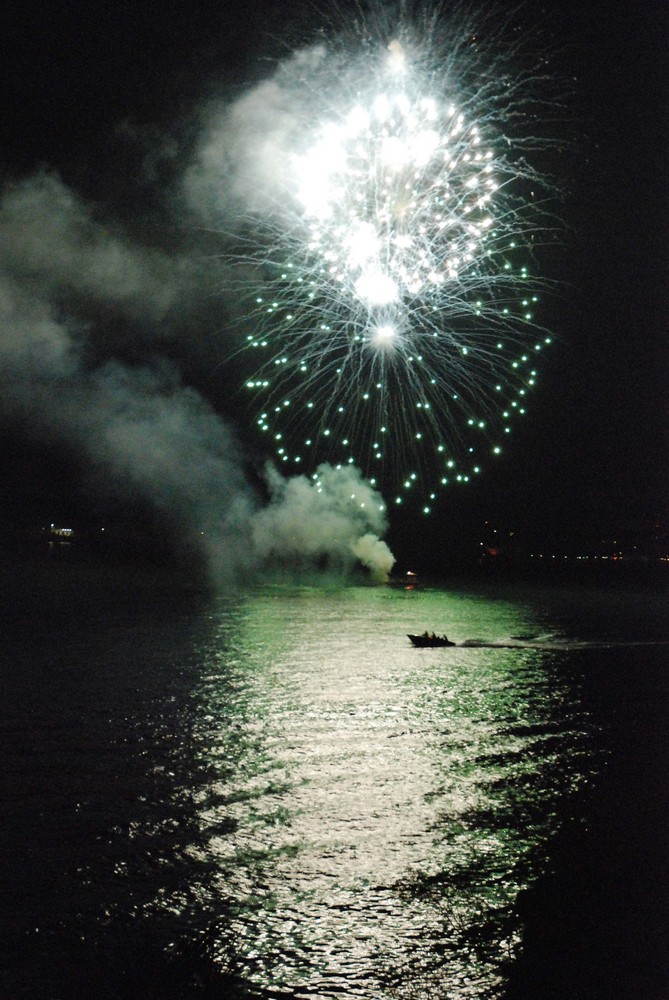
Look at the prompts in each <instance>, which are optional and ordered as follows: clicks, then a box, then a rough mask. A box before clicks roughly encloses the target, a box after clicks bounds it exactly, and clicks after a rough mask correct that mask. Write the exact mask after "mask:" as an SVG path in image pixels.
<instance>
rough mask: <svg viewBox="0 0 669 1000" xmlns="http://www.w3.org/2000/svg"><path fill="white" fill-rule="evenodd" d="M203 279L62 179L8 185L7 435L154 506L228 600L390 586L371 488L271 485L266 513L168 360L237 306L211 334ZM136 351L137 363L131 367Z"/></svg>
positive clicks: (46, 176)
mask: <svg viewBox="0 0 669 1000" xmlns="http://www.w3.org/2000/svg"><path fill="white" fill-rule="evenodd" d="M238 111H239V109H238V108H237V109H236V110H235V109H233V110H232V112H231V116H232V120H234V118H235V114H236V113H238ZM211 155H212V157H214V152H213V151H212V153H211ZM188 183H189V184H190V183H192V175H191V176H190V178H189V179H188ZM219 188H220V178H219ZM219 197H220V190H219ZM202 276H203V263H202V260H201V259H200V258H199V257H198V255H197V252H193V250H192V248H191V249H190V251H189V252H188V253H186V252H181V253H177V252H174V251H171V252H167V251H166V250H165V249H163V248H161V247H159V246H158V247H157V246H146V245H141V244H140V243H138V242H137V240H136V239H133V238H131V237H130V235H129V234H128V233H127V232H126V231H124V227H123V225H122V224H121V223H120V222H118V221H117V220H115V219H113V218H112V219H111V220H110V219H109V218H108V217H106V214H105V211H104V210H103V207H102V206H99V205H94V204H90V203H88V202H86V201H84V199H82V198H81V197H80V196H79V195H78V194H77V193H76V192H75V191H73V190H72V189H70V188H69V187H68V186H66V185H65V184H64V183H63V182H62V181H61V180H60V179H59V178H58V177H57V176H56V175H55V174H52V173H46V172H42V173H39V174H37V175H35V176H32V177H28V178H24V179H23V180H21V181H20V182H17V183H12V184H8V185H6V186H5V189H4V191H3V192H2V196H1V199H0V389H1V391H0V419H2V420H4V421H11V422H13V423H14V424H15V423H16V421H17V420H18V421H20V422H21V423H22V425H23V427H24V428H25V429H26V432H27V433H28V434H29V435H30V436H31V437H32V438H34V439H35V440H37V441H42V442H51V441H54V442H57V443H60V444H63V445H65V446H66V447H68V448H69V449H75V450H76V452H77V453H78V454H79V455H80V456H81V457H82V459H83V460H84V464H85V466H86V468H87V470H88V473H87V475H88V485H89V487H90V488H91V489H92V490H97V491H99V492H100V493H105V494H115V495H118V496H120V497H130V498H133V497H136V498H140V499H141V501H142V502H144V503H146V504H149V505H150V506H151V507H152V508H153V509H154V510H155V511H156V513H157V514H158V516H159V517H161V518H164V519H165V522H166V524H169V525H170V526H173V527H174V529H175V532H176V533H182V534H183V536H184V537H185V538H186V537H188V538H190V539H193V540H194V541H195V542H196V543H197V546H198V548H199V550H200V551H201V552H202V554H203V557H204V558H205V559H206V562H207V566H208V569H209V571H210V573H211V575H212V577H213V578H214V579H215V580H216V581H218V582H220V583H222V584H225V583H232V582H233V581H234V582H237V581H239V580H240V579H248V578H249V577H252V576H253V574H254V573H255V574H258V573H262V572H264V571H266V569H267V568H268V567H269V566H272V565H279V566H282V567H284V568H285V567H289V568H292V569H297V568H299V567H300V566H303V565H308V566H315V565H321V564H322V563H323V562H325V563H326V564H327V566H328V567H329V568H332V567H336V568H338V569H342V570H349V569H351V568H352V567H354V566H355V565H356V564H362V565H364V566H366V567H367V568H368V569H369V571H370V572H371V574H372V575H373V576H375V577H377V578H381V577H383V576H384V575H385V573H387V572H388V571H389V569H390V567H391V565H392V561H393V560H392V555H391V554H390V552H389V550H388V549H387V546H386V545H385V543H383V542H382V541H381V539H380V537H379V536H380V535H381V534H382V533H383V531H384V530H385V520H384V517H383V513H382V511H381V510H380V509H379V508H380V507H381V506H382V501H381V499H380V497H378V495H376V494H374V491H373V490H372V489H371V487H370V486H369V485H368V484H366V483H364V482H363V480H362V479H361V477H360V475H359V473H357V472H356V471H355V470H350V469H340V470H336V469H330V468H328V467H323V468H321V469H320V470H319V476H318V482H317V481H316V480H308V479H305V478H303V477H298V478H296V479H288V480H286V479H283V478H281V477H280V476H279V475H278V473H276V471H268V472H267V478H268V493H269V496H270V499H269V502H267V500H266V499H263V498H261V497H260V496H259V495H258V491H257V489H256V488H254V487H252V486H251V484H250V482H249V480H248V476H247V474H246V471H245V454H244V447H243V441H242V440H241V439H240V436H239V433H238V432H235V431H234V430H233V429H232V427H231V426H230V425H229V424H228V423H227V422H226V421H225V420H224V419H222V417H221V416H220V415H219V414H218V413H217V412H216V411H215V410H214V408H213V407H212V405H211V404H210V403H209V402H208V401H207V400H206V399H205V398H204V397H203V395H202V394H201V392H198V391H197V390H196V389H195V388H193V387H192V386H190V385H188V384H186V383H185V381H184V375H183V373H182V372H180V370H179V365H178V362H177V361H175V360H174V358H170V359H168V357H167V356H166V354H165V352H164V351H163V350H162V347H161V342H162V340H163V337H164V336H165V334H166V332H169V334H170V336H171V337H172V338H173V337H174V333H175V331H177V333H178V334H179V336H180V337H182V338H189V337H191V336H192V337H193V340H194V342H195V343H197V336H201V335H202V325H203V322H210V323H211V327H212V335H213V332H214V331H215V333H216V336H220V322H221V316H223V315H225V308H224V306H225V304H224V303H221V307H220V315H219V314H217V313H216V310H215V309H212V310H211V315H210V316H208V317H207V320H206V321H203V316H202V306H201V300H202V294H203V292H202ZM207 291H208V290H207ZM119 329H122V333H118V334H117V333H116V331H117V330H119ZM101 331H102V332H101ZM196 335H197V336H196ZM115 337H118V341H117V340H115ZM128 344H130V345H131V347H140V348H141V349H142V351H141V354H142V361H141V363H140V362H135V363H131V362H129V360H128V358H127V348H128ZM147 358H148V360H147ZM352 494H355V495H356V500H351V499H350V498H351V495H352Z"/></svg>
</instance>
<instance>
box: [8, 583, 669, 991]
mask: <svg viewBox="0 0 669 1000" xmlns="http://www.w3.org/2000/svg"><path fill="white" fill-rule="evenodd" d="M4 591H5V592H4V607H5V616H4V625H3V633H2V660H3V665H2V677H3V692H2V705H3V713H2V764H3V774H4V790H3V823H2V826H3V840H4V844H3V849H2V886H1V891H2V897H1V898H2V904H1V905H2V912H1V915H0V916H1V920H0V926H1V927H2V933H1V937H0V941H1V952H0V959H1V966H0V975H1V977H2V978H1V980H0V984H1V987H2V988H1V990H0V995H2V996H3V997H5V996H6V997H11V998H30V1000H33V998H34V1000H51V998H53V1000H55V998H59V1000H70V998H73V997H82V998H89V997H90V998H101V1000H111V998H114V1000H116V998H133V1000H134V998H137V1000H139V998H182V997H183V998H191V997H211V998H213V997H216V998H231V1000H242V998H278V997H286V998H302V997H310V998H328V997H351V998H359V1000H382V998H397V1000H433V998H463V1000H464V998H507V1000H514V998H517V1000H521V998H522V1000H533V998H535V997H536V998H538V997H541V998H544V997H555V998H558V997H559V998H569V1000H572V998H579V997H584V998H585V997H588V998H593V997H601V998H607V1000H611V998H621V1000H622V998H625V1000H628V998H629V1000H665V998H666V997H668V996H669V975H668V964H669V963H668V962H667V954H666V952H667V950H668V949H667V946H668V944H669V940H668V938H667V932H668V931H669V919H668V914H667V909H668V907H667V901H668V898H669V894H668V893H667V889H668V887H669V880H668V879H667V873H668V869H669V850H668V849H669V837H668V835H667V834H668V820H669V794H668V792H669V788H668V783H667V774H668V770H667V765H669V740H668V738H667V724H668V722H669V707H668V702H667V694H668V691H669V645H668V644H667V640H669V616H668V615H667V604H666V597H665V596H664V595H663V594H661V593H658V592H657V591H647V592H643V593H625V592H623V591H620V590H618V591H605V590H593V589H586V588H578V587H576V586H575V585H572V586H571V588H570V589H565V588H562V589H557V588H550V587H547V586H543V587H536V588H530V587H524V588H521V587H516V588H510V587H508V586H507V587H506V588H505V589H503V590H500V589H497V590H494V589H492V588H483V587H479V588H478V589H476V588H471V587H462V588H452V589H426V590H414V591H406V590H401V589H390V588H364V587H350V588H346V587H327V588H325V587H323V588H317V587H288V586H275V587H272V586H268V587H266V588H264V589H260V590H257V591H255V592H253V593H249V594H242V595H236V596H235V597H232V598H231V597H211V596H210V597H205V596H203V595H199V594H197V593H194V592H190V591H188V590H186V589H178V588H172V587H171V586H169V585H168V584H167V583H166V582H165V581H164V580H163V581H159V580H157V581H153V580H148V579H143V580H141V581H137V580H135V581H134V582H132V583H130V582H129V581H128V580H127V579H124V578H122V577H121V576H118V575H117V576H110V575H108V574H107V575H105V574H102V573H101V572H99V571H94V570H91V569H90V568H89V569H86V568H83V567H81V568H77V567H62V568H59V567H52V568H51V570H50V571H49V574H48V575H40V574H34V573H33V574H30V575H27V576H26V575H24V576H21V575H20V574H19V576H18V577H17V578H15V579H9V578H7V579H5V583H4ZM425 628H430V629H433V628H434V629H436V630H438V631H442V630H443V631H446V632H448V635H449V637H450V638H452V639H454V640H455V641H456V642H457V643H462V642H465V641H466V640H470V642H469V644H468V645H466V646H458V647H456V648H448V649H435V650H429V649H427V650H417V649H413V648H412V647H411V646H410V644H409V642H408V640H407V639H406V633H407V632H416V631H423V629H425ZM471 640H475V643H472V642H471Z"/></svg>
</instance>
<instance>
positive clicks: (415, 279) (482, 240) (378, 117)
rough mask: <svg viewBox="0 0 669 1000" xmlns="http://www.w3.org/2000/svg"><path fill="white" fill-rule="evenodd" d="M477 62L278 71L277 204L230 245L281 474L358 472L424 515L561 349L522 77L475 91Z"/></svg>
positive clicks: (391, 60)
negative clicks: (549, 347)
mask: <svg viewBox="0 0 669 1000" xmlns="http://www.w3.org/2000/svg"><path fill="white" fill-rule="evenodd" d="M428 42H429V39H428ZM465 49H466V50H467V51H465ZM474 49H475V46H473V43H472V42H471V39H470V38H469V37H468V44H467V46H465V45H464V44H463V43H462V42H461V43H460V45H459V46H458V45H455V46H454V47H453V50H452V51H451V52H450V55H449V57H448V58H446V59H444V60H439V59H436V58H435V57H434V54H433V52H432V50H431V48H430V45H429V44H428V43H427V42H426V41H425V39H424V38H422V39H420V38H419V40H418V41H416V40H415V37H414V38H412V37H411V34H410V33H409V32H408V31H405V32H403V34H401V35H399V36H398V37H397V38H396V39H394V40H391V41H390V43H384V44H378V45H374V44H373V43H367V44H365V45H364V46H363V47H362V49H361V51H360V52H359V53H358V54H356V53H355V52H354V51H353V50H352V48H351V47H350V45H349V46H342V47H340V48H339V49H336V50H334V51H329V50H328V49H326V48H325V47H324V46H322V45H321V46H318V47H317V48H315V49H312V50H310V52H309V55H308V57H304V58H302V59H301V60H299V61H298V63H297V65H299V67H300V72H299V74H297V77H296V74H295V65H296V64H295V63H292V64H291V66H290V69H289V71H288V70H280V71H279V73H278V74H277V77H278V86H279V89H280V91H281V93H282V95H283V100H284V106H285V105H286V103H287V105H288V106H289V107H290V108H291V115H290V116H285V115H284V117H283V118H282V120H281V141H280V143H279V144H278V145H279V146H280V151H279V154H278V156H276V160H275V161H272V162H273V163H274V162H276V163H277V164H278V168H277V169H276V170H275V171H274V174H273V183H274V185H275V190H274V191H273V192H272V194H273V201H272V202H271V204H270V205H269V207H268V204H267V203H266V204H265V205H264V206H263V210H262V212H261V213H255V214H254V213H251V215H250V216H247V219H246V223H245V229H244V236H243V246H242V249H241V251H239V244H238V247H237V251H238V252H239V259H240V260H243V261H244V262H245V264H246V273H247V275H250V283H251V285H252V287H253V288H254V300H255V301H254V304H253V311H252V315H251V318H250V321H251V322H252V324H253V332H252V333H251V334H249V336H248V347H249V348H250V349H251V350H253V351H254V352H258V353H259V354H260V355H261V356H262V360H261V361H260V363H259V364H258V365H257V366H256V368H255V371H254V374H253V376H252V377H250V378H248V379H247V381H246V385H247V386H248V388H249V389H250V390H251V391H253V392H254V393H255V394H257V396H258V397H259V398H260V399H261V404H260V409H259V412H258V416H257V425H258V426H259V428H260V429H261V431H262V432H263V433H264V434H265V435H267V436H268V437H269V438H270V439H271V441H272V448H273V451H274V453H275V456H276V459H277V460H278V461H279V462H280V463H281V465H282V468H283V470H284V471H286V472H289V471H290V472H292V471H297V470H299V471H307V470H308V468H309V467H310V466H313V467H314V468H315V467H316V465H317V464H318V463H319V462H321V461H323V460H325V459H327V460H329V461H332V462H334V463H336V464H350V465H356V466H358V467H360V468H361V469H362V471H363V473H364V474H365V475H366V476H367V477H369V478H370V480H371V481H372V483H374V484H375V485H377V486H378V487H379V488H380V489H381V490H382V491H383V493H384V495H385V496H386V498H387V499H388V500H389V501H391V502H393V503H395V504H400V503H403V502H404V501H405V500H406V499H408V498H409V497H417V498H418V499H419V503H420V505H421V508H422V509H423V510H424V512H425V513H429V511H430V509H431V507H432V504H433V502H434V500H435V499H436V498H437V496H438V494H439V493H440V492H441V490H442V489H443V488H444V487H446V486H448V485H449V484H450V483H451V482H466V481H468V480H469V479H471V478H472V477H473V476H476V475H477V474H478V473H479V472H480V471H481V469H482V466H483V463H484V461H485V459H486V457H487V456H490V455H498V454H500V453H501V451H502V450H503V447H504V444H505V441H506V439H507V437H508V435H509V434H510V433H511V428H512V423H513V418H514V417H516V416H517V415H522V414H523V413H524V412H525V408H526V398H527V395H528V394H529V393H530V392H531V391H532V389H533V388H534V386H535V384H536V381H537V378H538V371H537V355H538V353H539V352H540V351H541V350H542V349H543V348H544V347H545V345H546V344H547V343H549V342H550V337H549V336H546V335H545V332H542V331H541V330H540V329H539V327H538V326H537V324H536V321H535V309H536V304H537V301H538V295H537V288H538V285H539V283H538V282H537V281H536V280H535V279H533V277H532V275H531V273H530V261H531V259H532V255H533V251H534V249H535V246H536V244H537V242H538V236H539V235H540V234H541V233H542V232H545V231H546V225H545V218H546V216H545V214H543V209H542V207H541V201H542V197H540V192H541V191H542V187H541V186H540V184H541V182H540V178H539V177H538V175H537V173H536V172H535V171H534V170H533V169H532V168H531V167H530V166H529V165H528V163H527V161H526V153H527V151H528V149H529V148H531V147H532V146H533V145H534V146H539V145H540V143H539V141H538V140H535V139H533V138H532V137H530V138H529V139H528V138H527V137H525V138H523V137H522V136H519V135H517V134H515V135H511V134H510V129H511V128H513V130H514V132H515V133H517V132H518V131H519V122H522V121H523V120H524V118H525V117H529V115H524V114H523V113H522V109H523V104H522V98H521V93H522V91H523V89H524V87H525V86H526V85H527V84H528V77H527V75H523V74H521V75H520V76H519V77H518V78H515V79H514V78H513V77H510V76H509V75H508V74H506V75H500V74H499V67H498V65H497V64H496V66H495V67H493V71H492V74H491V71H488V73H487V75H479V76H478V77H476V76H475V75H474V73H473V70H472V65H473V63H472V58H473V56H474V57H475V56H476V52H474V51H473V50H474ZM465 56H466V58H465ZM475 63H476V59H475V58H474V64H475ZM463 67H464V68H463ZM496 73H497V75H495V74H496ZM282 74H283V76H282ZM290 74H293V75H292V76H291V75H290ZM296 78H299V84H297V83H295V82H294V80H295V79H296ZM287 81H290V83H289V84H288V83H287ZM495 85H497V89H496V86H495ZM286 93H287V94H288V98H287V99H286V96H285V95H286ZM287 122H289V127H288V126H287ZM267 148H268V147H267V146H266V147H265V149H267ZM270 189H271V185H270ZM240 242H241V241H240ZM255 357H256V358H257V354H255Z"/></svg>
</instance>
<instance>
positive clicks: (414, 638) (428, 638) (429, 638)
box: [407, 632, 455, 646]
mask: <svg viewBox="0 0 669 1000" xmlns="http://www.w3.org/2000/svg"><path fill="white" fill-rule="evenodd" d="M407 636H408V638H409V639H411V642H412V643H413V645H414V646H455V643H454V642H451V640H450V639H448V638H447V637H446V636H445V635H435V634H434V632H431V633H429V634H428V633H427V632H423V634H422V635H411V633H410V632H407Z"/></svg>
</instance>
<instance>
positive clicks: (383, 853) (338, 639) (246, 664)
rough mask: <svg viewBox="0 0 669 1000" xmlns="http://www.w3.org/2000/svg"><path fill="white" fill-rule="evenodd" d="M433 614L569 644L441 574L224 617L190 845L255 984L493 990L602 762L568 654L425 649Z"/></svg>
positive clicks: (211, 673)
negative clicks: (549, 851)
mask: <svg viewBox="0 0 669 1000" xmlns="http://www.w3.org/2000/svg"><path fill="white" fill-rule="evenodd" d="M424 628H430V629H432V628H434V629H435V630H437V631H446V632H448V634H449V636H450V637H451V638H453V639H455V640H456V641H457V642H462V641H463V640H465V639H469V638H473V637H476V638H477V639H481V640H483V641H489V642H504V641H505V640H508V639H509V638H511V637H513V636H520V635H522V636H524V637H526V636H531V637H532V638H534V639H535V640H536V639H549V640H550V641H551V643H553V644H555V643H556V642H557V643H559V640H560V636H559V635H555V634H552V635H550V636H544V635H542V628H543V626H542V625H541V624H540V623H539V622H538V621H537V618H536V617H535V615H534V613H533V612H532V611H531V610H530V609H529V608H525V607H523V606H520V605H518V604H514V603H511V602H503V601H490V600H485V599H483V598H481V597H475V598H474V597H471V598H468V597H465V596H462V595H456V594H448V593H445V592H443V591H423V592H420V591H418V592H407V591H402V590H392V589H373V588H370V589H366V588H351V589H348V590H340V591H321V590H315V589H307V588H305V589H294V590H289V589H286V588H268V589H266V590H264V591H262V592H259V593H257V594H255V595H253V596H251V597H249V598H248V600H246V601H245V602H244V604H243V606H242V607H241V608H240V609H237V611H236V612H235V613H234V614H231V613H230V612H227V611H225V609H223V610H221V612H220V622H219V626H218V629H217V630H216V632H215V634H214V638H213V639H212V640H211V641H210V642H209V643H208V645H207V648H206V649H203V650H202V655H203V656H204V657H205V658H206V669H205V670H204V671H203V680H202V683H201V686H200V688H199V690H198V691H197V692H196V694H195V704H196V722H195V724H194V732H193V739H194V743H195V745H196V746H197V747H200V748H201V749H200V753H201V756H202V760H201V764H202V765H203V767H206V768H207V771H208V773H209V774H210V775H211V779H210V780H209V782H208V783H207V784H205V785H204V786H203V787H201V788H200V789H199V791H198V792H197V820H198V824H199V828H200V836H199V837H198V838H197V839H195V838H194V839H193V842H192V843H191V844H190V845H189V846H188V848H187V850H188V852H189V854H190V856H191V857H192V858H193V860H194V861H197V862H199V863H200V865H199V866H198V867H199V870H201V871H205V872H206V873H207V876H206V877H203V878H202V882H201V884H199V885H196V886H193V891H194V895H195V898H196V899H197V901H198V905H200V906H201V907H203V908H204V909H206V910H208V911H209V912H210V913H211V914H212V928H211V929H210V945H209V947H210V950H211V953H212V955H213V956H214V957H215V960H216V962H217V964H218V965H219V966H220V967H221V968H222V969H225V970H227V971H229V972H230V973H233V974H234V975H235V977H238V980H237V981H242V982H243V983H244V984H245V987H246V990H247V991H248V993H249V994H250V995H257V996H267V997H269V996H281V995H286V996H288V995H289V996H292V997H301V996H305V997H306V996H310V997H323V998H325V997H330V996H342V995H346V996H347V997H358V998H366V1000H367V998H368V1000H372V998H376V1000H378V998H380V997H393V998H421V1000H429V998H433V997H447V996H448V997H453V998H455V997H457V998H468V997H494V996H495V995H496V994H497V992H498V987H499V985H500V983H501V972H500V963H501V962H502V961H503V960H504V959H508V958H509V956H510V955H511V954H512V952H513V947H514V944H515V941H516V934H517V923H516V921H515V918H514V912H513V906H514V901H515V899H516V897H517V895H518V892H519V891H520V890H521V889H522V888H523V887H524V886H526V885H527V884H529V882H531V880H532V878H533V875H534V873H535V871H536V870H537V866H539V868H540V866H541V861H542V845H543V844H544V842H545V840H546V838H547V836H548V835H549V834H550V832H551V831H552V829H553V827H554V825H555V816H556V810H557V808H558V805H560V808H562V809H563V808H564V800H565V797H568V796H569V794H570V793H571V792H573V791H575V790H576V788H577V787H578V786H579V785H580V784H581V783H582V782H583V781H584V780H586V779H587V777H588V775H589V773H590V772H591V770H592V768H593V767H594V762H593V758H592V754H591V747H590V742H589V722H588V719H587V718H586V717H584V715H583V713H582V709H581V708H580V707H579V702H578V699H577V697H576V695H575V693H574V691H573V690H572V689H571V688H570V687H569V685H568V683H567V681H566V680H564V679H561V678H560V671H559V659H560V654H559V652H556V651H555V649H549V648H516V649H514V648H483V647H482V648H447V649H434V650H429V649H425V650H418V649H414V648H412V647H411V646H410V644H409V641H408V639H407V638H406V633H407V632H417V631H423V629H424ZM201 866H203V867H201ZM162 905H164V906H166V907H169V906H171V905H174V901H169V900H166V901H165V902H164V903H163V904H162Z"/></svg>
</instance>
